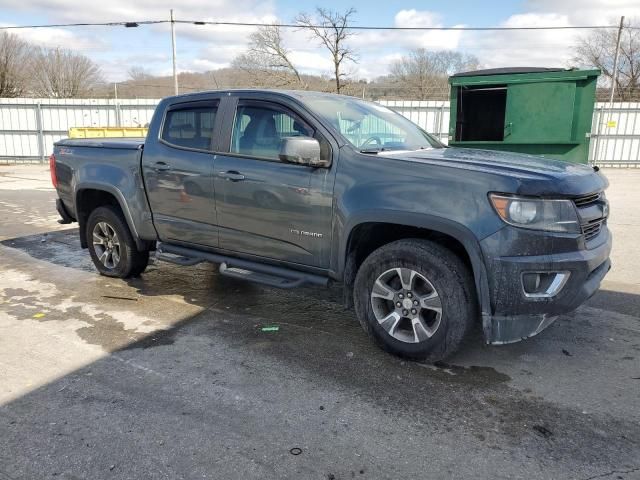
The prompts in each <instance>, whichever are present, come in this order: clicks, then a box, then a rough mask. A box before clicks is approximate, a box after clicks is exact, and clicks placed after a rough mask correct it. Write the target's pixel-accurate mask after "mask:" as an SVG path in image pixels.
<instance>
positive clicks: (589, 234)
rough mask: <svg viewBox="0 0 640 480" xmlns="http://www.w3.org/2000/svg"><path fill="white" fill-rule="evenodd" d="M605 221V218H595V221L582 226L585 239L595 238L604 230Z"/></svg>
mask: <svg viewBox="0 0 640 480" xmlns="http://www.w3.org/2000/svg"><path fill="white" fill-rule="evenodd" d="M603 223H604V219H600V220H594V221H593V222H590V223H587V224H586V225H583V226H582V233H584V239H585V240H586V241H587V242H588V241H589V240H591V239H592V238H595V237H597V236H598V234H599V233H600V230H602V224H603Z"/></svg>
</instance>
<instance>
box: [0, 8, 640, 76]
mask: <svg viewBox="0 0 640 480" xmlns="http://www.w3.org/2000/svg"><path fill="white" fill-rule="evenodd" d="M637 2H638V0H581V1H580V2H578V1H577V0H525V2H524V3H522V4H521V9H522V12H521V13H518V14H516V15H512V16H510V17H508V18H504V17H503V18H500V17H499V14H500V10H499V9H497V8H496V9H495V11H496V24H498V25H502V26H510V27H521V26H550V25H551V26H568V25H572V26H575V25H586V24H600V25H602V24H613V23H616V22H617V18H619V16H620V15H621V14H625V15H627V16H628V17H630V16H633V15H634V14H635V15H637V16H640V11H639V9H638V4H637ZM170 8H175V15H176V18H177V19H178V20H181V19H183V20H185V19H188V20H199V21H202V20H205V21H206V20H210V21H214V20H221V19H223V20H229V21H239V22H273V21H275V20H276V18H277V17H276V14H277V10H276V4H275V0H267V1H262V0H212V1H210V2H203V1H202V0H182V1H181V2H180V3H179V4H176V5H174V0H138V1H136V2H131V0H109V1H106V2H91V3H89V2H80V3H79V2H77V1H73V2H72V1H71V0H21V1H20V2H16V1H15V0H0V11H8V10H10V11H11V12H12V13H16V14H20V13H21V12H22V13H24V14H34V15H35V14H37V15H38V16H40V17H42V18H45V19H46V21H48V22H56V23H58V22H60V23H65V22H108V21H123V20H148V19H158V20H160V19H167V18H168V16H169V9H170ZM487 8H493V7H487ZM24 16H25V17H26V15H24ZM374 23H376V24H384V23H385V22H384V20H380V21H376V22H374ZM393 25H395V26H398V27H442V26H452V25H447V24H445V23H444V19H443V17H442V15H441V14H440V13H438V12H437V11H434V10H418V9H399V10H398V11H397V13H396V14H395V16H394V18H393ZM453 26H463V25H460V24H456V25H453ZM168 30H169V26H168V25H167V24H162V25H155V26H141V27H140V28H133V29H124V28H122V27H113V28H105V27H94V28H91V29H77V30H76V29H73V30H72V29H61V28H52V29H42V30H23V31H20V32H16V33H19V34H20V35H21V36H23V37H24V38H26V39H28V40H30V41H32V42H34V43H37V44H39V45H45V46H60V47H64V48H72V49H77V50H80V51H82V52H83V53H86V54H89V55H90V56H91V57H92V58H94V60H96V61H98V62H99V63H100V65H101V67H102V70H103V71H104V72H105V76H107V78H109V79H114V80H122V79H124V78H126V71H127V70H128V69H129V67H131V66H133V65H142V66H144V67H145V68H147V69H148V70H149V71H150V72H151V73H155V74H161V73H167V72H170V69H171V64H170V46H169V40H168V39H169V32H168ZM176 31H177V42H178V54H179V55H178V66H179V69H180V70H184V71H187V70H188V71H206V70H210V69H215V68H220V67H224V66H228V65H229V63H230V62H231V61H232V60H233V58H234V57H235V56H236V55H237V54H238V53H241V52H242V51H244V50H245V49H246V44H247V41H248V37H249V35H250V33H251V32H253V31H255V28H254V27H240V26H237V27H236V26H196V25H187V24H178V25H176ZM114 32H115V34H116V35H117V36H118V37H117V38H115V39H114ZM585 33H586V32H585V31H583V30H549V31H545V30H524V31H468V32H461V31H453V30H447V31H441V30H440V31H384V30H378V31H358V32H357V34H356V35H354V36H353V37H351V38H350V39H349V44H350V45H351V46H352V47H353V48H354V50H355V51H356V52H357V54H358V56H359V61H358V63H357V64H355V65H353V66H350V67H349V68H350V69H351V70H354V71H355V73H356V76H358V77H360V78H368V79H372V78H374V77H376V76H378V75H381V74H385V73H387V71H388V67H389V65H390V64H391V63H392V62H393V61H394V60H397V59H398V58H399V57H400V56H402V55H404V54H406V53H407V52H408V50H410V49H414V48H420V47H422V48H427V49H431V50H443V49H447V50H448V49H451V50H459V51H463V52H466V53H471V54H474V55H476V56H477V57H478V58H479V59H480V61H481V63H482V64H483V66H486V67H498V66H560V67H563V66H568V64H569V61H570V58H571V47H572V46H573V44H574V43H575V41H576V39H577V38H578V36H580V35H584V34H585ZM283 34H284V38H285V42H286V44H287V46H288V48H289V49H290V50H291V52H292V53H291V57H292V59H293V61H294V62H295V64H296V65H297V66H298V67H299V68H300V70H301V71H302V72H304V73H314V74H328V73H330V72H331V69H332V65H331V61H330V59H329V55H328V53H327V52H326V50H325V49H323V48H322V47H320V46H319V44H318V42H317V41H315V40H314V39H313V38H311V37H310V36H309V35H308V33H307V32H304V31H299V30H291V29H286V30H284V31H283ZM123 38H126V39H127V41H128V40H129V39H131V42H130V45H131V48H130V51H127V52H122V53H121V54H120V53H119V52H118V51H117V49H118V48H119V47H116V46H115V45H116V44H117V42H116V40H119V41H120V44H122V39H123Z"/></svg>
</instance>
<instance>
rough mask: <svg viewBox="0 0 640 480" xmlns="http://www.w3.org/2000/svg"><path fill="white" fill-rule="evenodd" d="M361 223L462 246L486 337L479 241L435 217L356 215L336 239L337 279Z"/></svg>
mask: <svg viewBox="0 0 640 480" xmlns="http://www.w3.org/2000/svg"><path fill="white" fill-rule="evenodd" d="M364 223H388V224H395V225H403V226H408V227H418V228H424V229H426V230H431V231H434V232H438V233H442V234H445V235H448V236H450V237H452V238H454V239H456V240H457V241H458V242H460V244H461V245H462V246H463V247H464V249H465V251H466V252H467V255H468V256H469V260H470V261H471V268H472V273H473V279H474V283H475V287H476V293H477V296H478V304H479V306H480V313H481V315H482V325H483V330H484V331H485V335H486V332H487V328H490V323H491V322H490V321H491V297H490V292H489V277H488V273H487V267H486V265H485V262H484V255H483V253H482V249H481V247H480V241H479V240H478V238H477V237H476V236H475V235H474V234H473V232H472V231H471V230H469V229H468V228H467V227H465V226H464V225H462V224H460V223H458V222H456V221H453V220H449V219H447V218H443V217H439V216H436V215H429V214H422V213H412V212H405V211H398V210H386V209H384V210H367V211H362V212H358V213H355V214H353V215H351V216H350V217H349V220H348V221H347V222H346V223H345V225H344V228H343V230H342V235H340V236H339V241H338V251H337V252H336V253H337V258H335V257H334V261H335V262H336V263H335V264H334V265H336V267H337V268H336V271H337V277H338V278H342V277H343V276H344V272H345V267H346V263H347V251H348V250H347V249H348V247H349V242H350V241H351V234H352V232H353V231H354V229H355V228H356V227H358V226H359V225H362V224H364Z"/></svg>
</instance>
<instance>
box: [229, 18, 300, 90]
mask: <svg viewBox="0 0 640 480" xmlns="http://www.w3.org/2000/svg"><path fill="white" fill-rule="evenodd" d="M290 54H291V52H290V51H289V50H288V49H287V48H286V46H285V44H284V39H283V38H282V32H281V30H280V27H279V26H277V25H265V26H262V27H260V28H258V30H257V31H256V32H254V33H252V34H251V36H250V37H249V48H248V50H247V52H246V53H243V54H241V55H238V56H237V57H236V58H235V59H234V61H233V62H232V64H233V66H234V67H236V68H239V69H241V70H244V71H246V72H248V73H249V74H251V75H252V77H253V83H255V84H257V85H264V84H268V83H275V84H276V86H285V85H291V84H294V85H297V86H299V87H302V88H306V84H305V82H304V81H303V80H302V77H301V76H300V72H299V71H298V69H297V68H296V67H295V66H294V64H293V62H292V61H291V59H290Z"/></svg>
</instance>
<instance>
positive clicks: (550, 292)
mask: <svg viewBox="0 0 640 480" xmlns="http://www.w3.org/2000/svg"><path fill="white" fill-rule="evenodd" d="M569 275H570V272H525V273H523V274H522V290H523V291H524V295H525V297H530V298H551V297H555V296H556V295H557V294H558V293H560V290H562V287H564V285H565V284H566V283H567V280H569Z"/></svg>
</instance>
